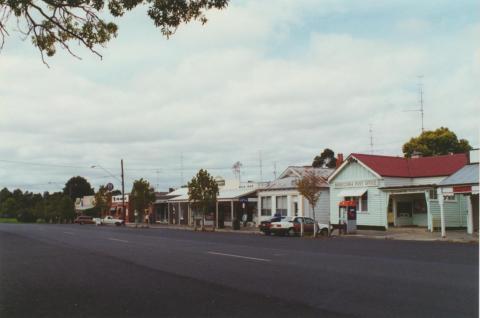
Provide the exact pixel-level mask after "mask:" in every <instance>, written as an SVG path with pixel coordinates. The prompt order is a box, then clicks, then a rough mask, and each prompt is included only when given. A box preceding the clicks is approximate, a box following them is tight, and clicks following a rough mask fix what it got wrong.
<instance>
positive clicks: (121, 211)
mask: <svg viewBox="0 0 480 318" xmlns="http://www.w3.org/2000/svg"><path fill="white" fill-rule="evenodd" d="M130 210H131V209H130V200H129V195H128V194H125V196H122V195H121V194H120V195H113V196H112V203H111V205H110V215H111V216H113V217H116V218H119V219H123V218H125V222H127V223H128V222H134V219H133V213H130Z"/></svg>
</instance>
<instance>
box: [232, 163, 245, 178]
mask: <svg viewBox="0 0 480 318" xmlns="http://www.w3.org/2000/svg"><path fill="white" fill-rule="evenodd" d="M242 167H243V165H242V163H241V162H240V161H237V162H235V163H234V164H233V166H232V171H233V174H234V175H235V178H237V179H238V182H240V178H241V171H240V170H241V169H242Z"/></svg>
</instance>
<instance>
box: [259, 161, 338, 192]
mask: <svg viewBox="0 0 480 318" xmlns="http://www.w3.org/2000/svg"><path fill="white" fill-rule="evenodd" d="M333 170H334V169H330V168H313V167H312V166H301V167H299V166H290V167H288V168H287V169H286V170H285V171H284V172H283V173H282V174H281V175H280V177H278V179H276V180H273V181H272V182H270V184H269V185H268V186H266V187H264V188H263V189H262V190H273V189H293V188H296V187H297V181H298V180H299V179H300V178H301V177H303V176H304V175H305V174H306V173H307V171H313V172H314V173H315V174H316V175H317V176H320V177H322V178H323V179H324V181H323V182H322V184H320V185H319V186H320V187H328V183H327V179H328V177H329V176H330V175H331V174H332V172H333Z"/></svg>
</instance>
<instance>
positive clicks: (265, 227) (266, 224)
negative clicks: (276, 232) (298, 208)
mask: <svg viewBox="0 0 480 318" xmlns="http://www.w3.org/2000/svg"><path fill="white" fill-rule="evenodd" d="M282 218H284V216H274V217H273V218H271V219H268V220H264V221H262V222H260V225H259V226H258V228H259V229H260V232H263V234H265V235H270V234H271V232H270V226H271V224H272V223H273V222H280V220H281V219H282Z"/></svg>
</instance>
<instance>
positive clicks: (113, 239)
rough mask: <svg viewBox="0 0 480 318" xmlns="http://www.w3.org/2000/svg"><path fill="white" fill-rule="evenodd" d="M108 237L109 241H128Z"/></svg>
mask: <svg viewBox="0 0 480 318" xmlns="http://www.w3.org/2000/svg"><path fill="white" fill-rule="evenodd" d="M108 239H109V240H110V241H116V242H123V243H128V241H125V240H121V239H116V238H113V237H109V238H108Z"/></svg>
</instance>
